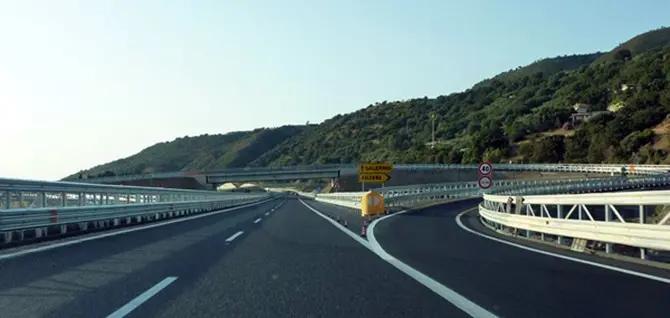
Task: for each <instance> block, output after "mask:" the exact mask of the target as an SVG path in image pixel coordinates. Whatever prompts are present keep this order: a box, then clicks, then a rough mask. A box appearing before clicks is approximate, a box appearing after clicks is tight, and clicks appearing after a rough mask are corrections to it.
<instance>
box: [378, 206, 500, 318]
mask: <svg viewBox="0 0 670 318" xmlns="http://www.w3.org/2000/svg"><path fill="white" fill-rule="evenodd" d="M409 211H410V210H405V211H400V212H397V213H394V214H389V215H385V216H383V217H381V218H379V219H375V220H374V221H372V223H370V225H369V226H368V229H367V237H368V240H369V241H370V246H371V247H372V250H373V251H374V252H375V253H376V254H377V255H379V257H381V258H382V259H383V260H385V261H387V262H388V263H390V264H391V265H393V266H395V267H396V268H397V269H399V270H400V271H402V272H403V273H405V274H407V275H408V276H410V277H412V278H413V279H414V280H416V281H417V282H419V283H420V284H421V285H423V286H425V287H427V288H428V289H430V290H432V291H433V292H434V293H436V294H438V295H439V296H440V297H442V298H443V299H444V300H446V301H448V302H450V303H452V304H453V305H454V306H456V307H458V308H459V309H460V310H462V311H464V312H466V313H467V314H468V315H470V316H472V317H477V318H480V317H481V318H484V317H486V318H497V316H496V315H495V314H493V313H492V312H490V311H488V310H486V309H484V307H481V306H479V305H477V304H476V303H474V302H473V301H471V300H469V299H467V298H465V297H463V296H462V295H460V294H459V293H457V292H456V291H454V290H453V289H451V288H449V287H447V286H445V285H442V284H441V283H440V282H438V281H436V280H434V279H433V278H431V277H430V276H428V275H426V274H424V273H422V272H420V271H418V270H416V269H415V268H413V267H411V266H409V265H407V264H405V263H404V262H402V261H401V260H399V259H397V258H395V257H394V256H393V255H391V254H389V253H387V252H386V251H385V250H384V248H382V246H381V245H380V244H379V242H378V241H377V238H376V237H375V226H376V225H377V224H378V223H379V222H381V221H383V220H385V219H388V218H391V217H394V216H397V215H401V214H405V213H407V212H409Z"/></svg>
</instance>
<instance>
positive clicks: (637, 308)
mask: <svg viewBox="0 0 670 318" xmlns="http://www.w3.org/2000/svg"><path fill="white" fill-rule="evenodd" d="M477 202H479V200H467V201H461V202H456V203H450V204H446V205H441V206H435V207H430V208H426V209H422V210H420V211H414V212H410V213H405V214H402V215H396V216H393V217H390V218H387V219H385V220H382V221H380V222H379V224H378V225H376V226H375V228H374V230H375V238H376V240H377V241H378V242H379V244H380V245H381V246H382V247H383V248H384V250H385V251H386V252H387V253H389V254H391V255H393V256H394V257H396V258H397V259H399V260H401V261H402V262H404V263H405V264H407V265H409V266H411V267H413V268H414V269H416V270H418V271H420V272H422V273H424V274H426V275H428V276H430V277H431V278H433V279H435V280H436V281H438V282H439V283H441V284H443V285H445V286H448V287H449V288H451V289H453V290H454V291H455V292H457V293H458V294H460V295H461V296H463V297H465V298H467V299H469V300H470V301H472V302H474V303H476V304H478V305H479V306H482V307H483V308H486V309H487V310H488V311H490V312H491V313H493V314H495V315H497V316H498V317H667V316H668V315H670V308H669V307H668V306H667V297H668V295H670V284H668V282H670V280H668V281H666V282H659V281H655V280H652V279H648V278H643V277H638V276H633V275H630V274H625V273H621V272H617V271H612V270H609V269H604V268H600V267H596V266H592V265H588V264H582V263H578V262H575V261H571V260H566V259H560V258H557V257H554V256H550V255H543V254H540V253H536V252H532V251H528V250H524V249H521V248H518V247H514V246H510V245H506V244H503V243H500V242H496V241H493V240H490V239H486V238H483V237H480V236H478V235H475V234H472V233H470V232H468V231H466V230H464V229H462V228H461V227H460V226H459V225H458V224H457V222H456V217H457V215H458V214H459V213H460V212H462V211H465V210H467V209H469V208H471V207H474V206H476V204H477ZM477 218H478V217H477V215H476V213H474V211H473V213H466V214H463V216H461V218H460V219H461V223H462V224H463V225H464V226H466V227H468V228H470V229H473V230H475V231H477V232H479V233H483V234H486V235H489V236H493V237H497V238H499V239H503V240H505V241H512V242H515V243H521V244H523V245H525V246H530V247H533V248H536V249H540V250H544V251H549V252H552V253H557V254H560V255H565V256H568V257H572V258H577V259H580V260H586V261H595V262H598V263H602V264H606V265H611V266H615V267H618V268H623V269H628V270H632V271H636V272H640V273H643V274H650V275H655V276H658V277H661V278H666V279H668V278H670V273H668V271H667V270H663V269H657V268H650V267H648V266H643V265H638V264H632V263H628V262H623V261H618V260H612V259H604V258H602V257H598V256H592V255H587V254H583V253H577V252H572V251H569V250H564V249H559V248H554V247H550V246H547V245H544V244H541V243H529V242H528V241H526V240H521V239H515V238H509V237H508V236H504V235H501V234H497V233H494V232H492V231H489V230H488V229H487V228H485V227H484V226H483V225H482V224H481V223H480V222H479V221H478V219H477Z"/></svg>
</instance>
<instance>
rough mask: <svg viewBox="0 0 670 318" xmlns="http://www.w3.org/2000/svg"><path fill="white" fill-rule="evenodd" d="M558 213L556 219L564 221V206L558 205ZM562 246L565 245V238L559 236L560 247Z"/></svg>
mask: <svg viewBox="0 0 670 318" xmlns="http://www.w3.org/2000/svg"><path fill="white" fill-rule="evenodd" d="M556 213H557V214H556V215H557V216H556V218H558V219H559V220H561V219H563V206H562V205H560V204H557V205H556ZM561 244H563V237H562V236H560V235H559V236H558V245H561Z"/></svg>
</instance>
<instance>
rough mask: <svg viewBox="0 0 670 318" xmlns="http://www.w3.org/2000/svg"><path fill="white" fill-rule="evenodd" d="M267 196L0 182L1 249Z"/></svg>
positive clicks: (215, 207)
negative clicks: (31, 240)
mask: <svg viewBox="0 0 670 318" xmlns="http://www.w3.org/2000/svg"><path fill="white" fill-rule="evenodd" d="M271 196H272V194H271V193H267V192H264V193H239V192H217V191H203V190H184V189H166V188H154V187H132V186H117V185H101V184H87V183H77V182H46V181H37V180H20V179H0V245H2V244H7V243H11V242H13V241H15V240H16V238H17V237H18V239H19V240H22V239H24V238H25V237H26V235H27V236H29V237H31V238H32V237H42V236H45V235H47V234H54V233H57V234H64V233H66V232H68V229H69V230H81V231H85V230H87V229H89V227H90V226H93V227H96V228H99V227H108V226H119V225H129V224H133V223H138V222H145V221H148V220H154V219H161V218H167V217H175V216H182V215H186V214H192V213H199V212H204V211H213V210H216V209H221V208H225V207H232V206H237V205H241V204H247V203H252V202H257V201H261V200H264V199H269V198H270V197H271Z"/></svg>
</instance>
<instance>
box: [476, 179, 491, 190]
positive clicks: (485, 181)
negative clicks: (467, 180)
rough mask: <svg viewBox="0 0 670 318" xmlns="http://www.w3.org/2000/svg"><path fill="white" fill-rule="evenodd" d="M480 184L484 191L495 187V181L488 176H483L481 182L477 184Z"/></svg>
mask: <svg viewBox="0 0 670 318" xmlns="http://www.w3.org/2000/svg"><path fill="white" fill-rule="evenodd" d="M477 183H478V184H479V187H480V188H482V189H488V188H490V187H491V186H492V185H493V180H491V178H489V177H487V176H483V177H481V178H479V181H478V182H477Z"/></svg>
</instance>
